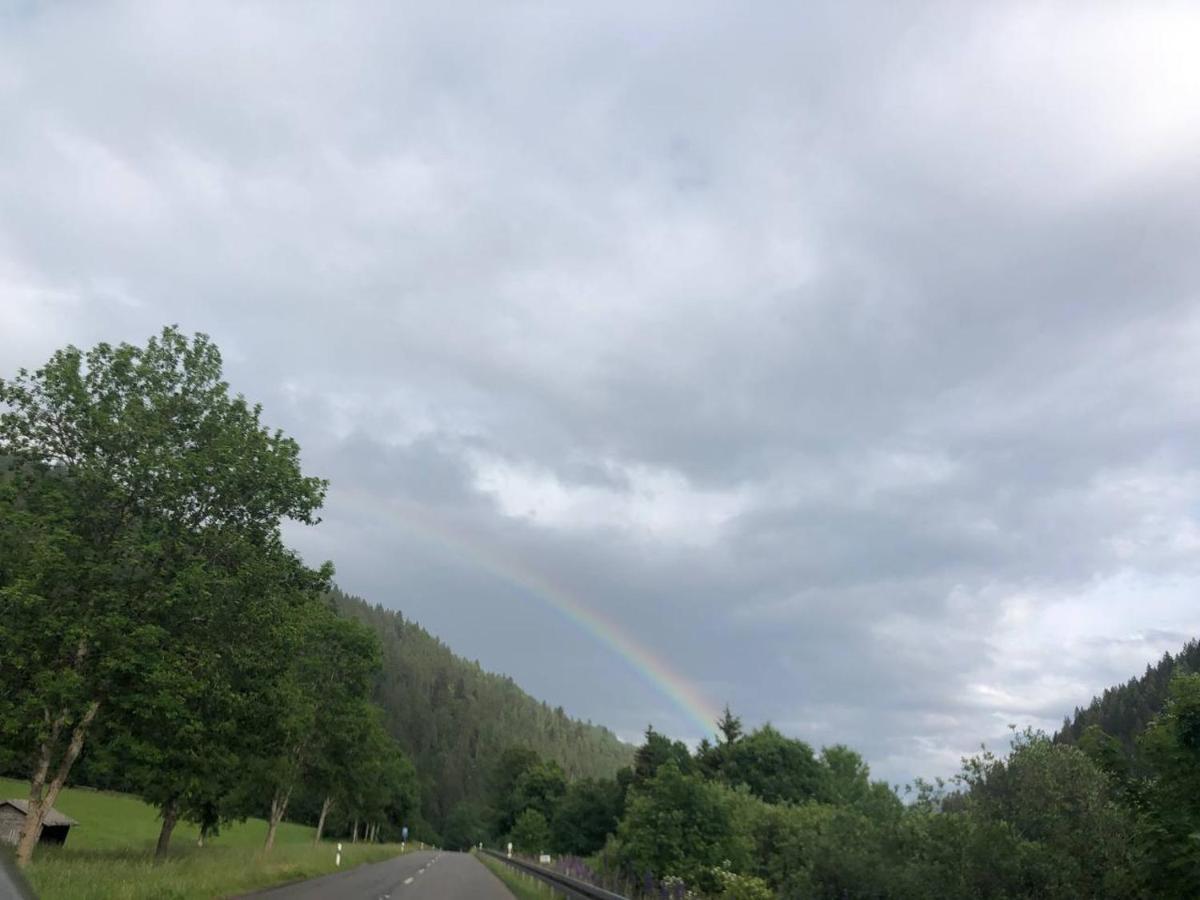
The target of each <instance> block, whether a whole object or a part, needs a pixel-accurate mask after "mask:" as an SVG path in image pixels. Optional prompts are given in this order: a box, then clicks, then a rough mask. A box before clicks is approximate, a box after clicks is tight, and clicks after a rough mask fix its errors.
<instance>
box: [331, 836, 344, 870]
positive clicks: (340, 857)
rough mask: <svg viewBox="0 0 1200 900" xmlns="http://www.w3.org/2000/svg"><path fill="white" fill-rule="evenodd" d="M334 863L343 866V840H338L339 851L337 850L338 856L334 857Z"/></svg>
mask: <svg viewBox="0 0 1200 900" xmlns="http://www.w3.org/2000/svg"><path fill="white" fill-rule="evenodd" d="M333 864H334V865H335V866H338V867H339V868H340V867H341V865H342V842H341V841H338V851H337V856H335V857H334V858H333Z"/></svg>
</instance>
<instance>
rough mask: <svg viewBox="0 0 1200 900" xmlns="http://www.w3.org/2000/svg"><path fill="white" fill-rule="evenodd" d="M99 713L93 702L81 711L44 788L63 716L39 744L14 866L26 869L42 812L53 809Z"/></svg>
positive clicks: (39, 837)
mask: <svg viewBox="0 0 1200 900" xmlns="http://www.w3.org/2000/svg"><path fill="white" fill-rule="evenodd" d="M99 710H100V701H99V700H93V701H92V702H91V703H90V704H89V705H88V708H87V710H86V711H85V712H84V714H83V718H81V719H80V720H79V722H78V723H77V724H76V725H75V727H74V728H73V729H72V730H71V742H70V744H68V745H67V749H66V751H65V752H64V753H63V756H62V759H61V760H59V763H58V769H57V770H56V771H55V773H54V778H53V780H52V781H51V782H50V784H49V785H48V786H47V785H46V776H47V775H48V774H49V772H50V763H51V760H52V758H53V755H54V743H56V739H57V738H58V735H59V732H60V731H61V730H62V724H63V723H64V722H65V719H66V717H65V716H60V717H59V718H58V720H57V721H56V722H55V724H54V727H53V728H52V729H51V731H50V737H49V738H47V740H46V741H45V743H43V744H42V746H41V751H40V753H39V755H38V767H37V769H36V770H35V772H34V776H33V778H32V779H31V780H30V783H29V807H28V812H27V813H26V814H25V825H24V827H23V828H22V830H21V840H20V841H19V842H18V843H17V865H19V866H22V867H24V866H27V865H29V861H30V860H31V859H33V848H34V847H36V846H37V842H38V841H39V840H40V839H41V836H42V822H44V821H45V819H46V813H47V812H49V811H50V810H51V809H52V808H53V807H54V802H55V801H56V800H57V799H58V794H59V792H60V791H61V790H62V788H63V785H64V784H66V781H67V776H68V775H69V774H70V773H71V766H73V765H75V760H77V759H78V758H79V753H80V751H82V750H83V740H84V738H85V737H87V730H88V728H89V727H90V726H91V724H92V720H93V719H95V718H96V713H97V712H99Z"/></svg>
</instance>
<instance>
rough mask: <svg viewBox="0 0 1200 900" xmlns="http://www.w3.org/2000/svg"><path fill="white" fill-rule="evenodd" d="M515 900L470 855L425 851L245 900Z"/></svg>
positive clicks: (264, 892)
mask: <svg viewBox="0 0 1200 900" xmlns="http://www.w3.org/2000/svg"><path fill="white" fill-rule="evenodd" d="M248 898H254V900H325V898H336V900H343V898H344V900H512V894H510V893H509V891H508V888H506V887H505V886H504V884H503V883H502V882H501V881H500V879H499V878H497V877H496V876H495V875H493V874H492V873H491V872H489V871H488V870H487V869H486V868H485V867H484V865H483V863H481V862H480V861H479V860H477V859H475V857H473V856H471V854H469V853H449V852H446V851H434V850H424V851H420V852H417V853H406V854H404V855H403V856H397V857H396V858H395V859H389V860H388V861H387V862H381V863H371V864H370V865H366V866H358V867H357V868H354V869H350V870H348V871H346V872H338V873H337V874H336V875H323V876H322V877H320V878H313V879H311V880H309V881H301V882H299V883H298V884H288V885H284V886H283V887H277V888H270V889H268V890H265V891H259V892H257V893H255V894H247V895H246V898H244V900H248Z"/></svg>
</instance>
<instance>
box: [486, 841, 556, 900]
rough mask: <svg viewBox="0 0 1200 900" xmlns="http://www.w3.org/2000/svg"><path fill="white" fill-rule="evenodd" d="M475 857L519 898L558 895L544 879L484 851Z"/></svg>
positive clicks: (537, 899)
mask: <svg viewBox="0 0 1200 900" xmlns="http://www.w3.org/2000/svg"><path fill="white" fill-rule="evenodd" d="M475 858H476V859H478V860H479V861H480V862H482V863H483V864H484V865H485V866H487V867H488V868H489V869H491V870H492V874H493V875H495V876H496V877H497V878H499V879H500V880H501V881H503V882H504V886H505V887H506V888H508V891H509V893H510V894H512V895H513V896H514V897H516V898H517V900H554V898H556V897H558V894H557V893H555V891H554V889H553V888H551V887H550V886H549V885H548V884H546V883H545V882H544V881H538V880H537V879H536V878H534V877H533V876H532V875H525V874H523V873H521V872H518V871H517V870H516V869H514V868H513V867H512V866H509V865H505V864H504V863H502V862H500V861H499V860H497V859H492V858H491V857H490V856H486V855H485V854H483V853H477V854H475Z"/></svg>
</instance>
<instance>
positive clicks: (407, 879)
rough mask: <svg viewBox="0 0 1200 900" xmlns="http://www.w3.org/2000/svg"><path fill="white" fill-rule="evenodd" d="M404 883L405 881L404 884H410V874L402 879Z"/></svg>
mask: <svg viewBox="0 0 1200 900" xmlns="http://www.w3.org/2000/svg"><path fill="white" fill-rule="evenodd" d="M404 883H405V884H412V876H411V875H409V876H408V877H407V878H405V879H404Z"/></svg>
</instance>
